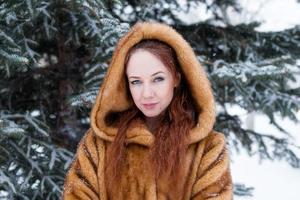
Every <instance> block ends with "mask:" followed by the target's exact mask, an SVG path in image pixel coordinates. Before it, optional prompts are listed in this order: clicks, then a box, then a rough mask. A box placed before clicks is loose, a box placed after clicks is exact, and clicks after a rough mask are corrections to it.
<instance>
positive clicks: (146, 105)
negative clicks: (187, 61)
mask: <svg viewBox="0 0 300 200" xmlns="http://www.w3.org/2000/svg"><path fill="white" fill-rule="evenodd" d="M156 104H157V103H149V104H143V106H144V107H145V108H146V109H153V108H154V107H155V105H156Z"/></svg>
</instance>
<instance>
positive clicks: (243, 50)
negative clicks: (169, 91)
mask: <svg viewBox="0 0 300 200" xmlns="http://www.w3.org/2000/svg"><path fill="white" fill-rule="evenodd" d="M137 21H158V22H163V23H166V24H169V25H170V26H172V27H173V28H174V29H176V30H177V31H178V32H180V33H181V34H182V35H183V36H184V38H185V39H186V40H187V41H188V42H189V43H190V44H191V46H192V47H193V49H194V51H195V53H196V54H197V58H198V59H199V61H200V62H201V63H202V64H203V66H204V68H205V70H206V72H207V74H208V76H209V79H210V81H211V83H212V87H213V91H214V96H215V99H216V103H217V111H218V113H217V121H216V124H215V129H216V130H218V131H220V132H223V133H224V134H225V136H226V137H227V141H228V149H229V150H230V154H231V169H232V176H233V181H234V184H235V185H234V195H235V198H234V199H253V200H266V199H273V200H279V199H280V200H281V199H288V200H296V199H299V195H298V194H297V188H299V186H300V170H299V168H300V123H299V119H300V110H299V108H300V1H299V0H298V1H297V0H286V1H280V0H256V1H250V0H226V1H220V0H189V1H188V0H161V1H155V0H147V1H145V0H39V1H38V0H26V1H24V0H10V1H5V0H0V200H2V199H30V200H32V199H59V198H60V196H61V192H62V185H63V182H64V176H65V174H66V171H67V169H68V167H69V165H70V163H71V162H72V158H73V156H74V153H75V151H76V147H77V144H78V142H79V140H80V139H81V137H82V136H83V134H84V133H85V131H86V130H87V129H88V128H89V123H90V121H89V114H90V111H91V108H92V106H93V103H94V101H95V97H96V95H97V93H98V90H99V88H100V86H101V83H102V79H103V77H104V76H105V73H106V70H107V67H108V65H109V63H110V59H111V56H112V53H113V51H114V48H115V45H116V43H117V41H118V40H119V38H120V37H122V35H123V34H125V33H126V32H127V31H128V30H129V28H130V27H131V26H132V25H133V24H135V23H136V22H137Z"/></svg>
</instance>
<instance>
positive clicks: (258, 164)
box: [228, 107, 300, 200]
mask: <svg viewBox="0 0 300 200" xmlns="http://www.w3.org/2000/svg"><path fill="white" fill-rule="evenodd" d="M228 111H230V112H231V113H230V114H234V113H235V114H238V115H240V116H241V119H242V122H243V126H246V124H247V123H246V122H247V117H249V115H247V114H245V111H244V110H242V109H240V108H238V107H231V108H228ZM297 117H298V119H300V112H299V113H298V115H297ZM275 119H276V120H277V121H278V120H280V121H281V123H280V125H281V126H282V127H284V128H285V129H286V130H287V131H289V132H290V133H291V136H292V138H291V141H292V142H293V143H294V144H296V145H298V146H300V123H294V122H292V121H290V120H288V119H281V118H280V117H279V116H276V118H275ZM253 125H254V126H253V128H254V130H255V131H264V132H266V133H272V134H273V135H275V136H277V137H283V136H284V134H283V133H280V132H279V131H278V130H277V129H276V128H274V127H273V126H271V125H270V124H269V120H268V118H267V117H265V116H264V115H262V114H258V113H256V114H254V120H253ZM296 153H297V155H298V157H300V149H299V151H296ZM231 160H232V162H231V172H232V177H233V181H234V182H235V183H243V184H245V185H246V186H247V187H254V191H253V196H252V197H235V199H237V200H242V199H250V200H266V199H272V200H281V199H287V200H297V199H299V194H298V188H299V186H300V170H299V169H295V168H292V167H291V166H290V165H289V164H288V163H287V162H285V161H284V160H283V161H278V160H275V161H270V160H262V161H261V160H260V159H259V158H258V156H257V155H256V156H253V157H249V156H248V155H247V154H246V152H245V151H241V152H240V154H238V153H237V152H235V151H231Z"/></svg>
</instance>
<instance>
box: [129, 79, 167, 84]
mask: <svg viewBox="0 0 300 200" xmlns="http://www.w3.org/2000/svg"><path fill="white" fill-rule="evenodd" d="M154 80H158V82H160V81H163V80H165V79H164V78H163V77H156V78H155V79H154ZM136 81H139V80H134V81H131V82H130V84H131V85H136V84H137V83H136ZM155 82H156V81H155Z"/></svg>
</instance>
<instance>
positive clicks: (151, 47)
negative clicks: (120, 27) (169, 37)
mask: <svg viewBox="0 0 300 200" xmlns="http://www.w3.org/2000/svg"><path fill="white" fill-rule="evenodd" d="M138 49H143V50H146V51H148V52H150V53H152V54H153V55H155V56H156V57H157V58H159V59H160V60H161V61H162V62H163V64H164V65H165V66H166V67H167V68H168V70H170V72H171V73H172V75H173V77H174V78H176V77H177V78H178V74H180V75H181V80H180V84H179V85H178V86H177V87H176V88H175V91H174V97H173V99H172V101H171V103H170V105H169V106H168V107H167V109H166V112H164V115H163V117H162V118H161V121H160V122H161V123H160V126H158V128H157V129H156V130H154V132H153V134H154V136H155V140H154V144H153V145H152V147H151V149H150V159H151V162H150V163H153V164H152V166H151V167H152V169H153V170H154V172H155V178H158V177H159V176H161V175H162V174H168V176H169V178H170V179H169V180H170V183H172V185H173V186H175V187H176V186H178V185H179V183H180V179H181V176H182V167H181V166H182V162H183V161H184V160H185V154H186V150H187V145H186V141H187V140H188V136H189V134H188V133H189V131H190V129H191V128H192V127H194V126H195V124H196V116H197V113H196V110H195V104H194V101H193V99H192V96H191V95H190V91H189V88H188V85H187V82H186V80H185V78H184V75H183V73H182V71H181V68H180V65H179V62H178V60H177V57H176V53H175V51H174V49H173V48H171V47H170V46H169V45H168V44H166V43H164V42H162V41H159V40H154V39H148V40H142V41H141V42H139V43H137V44H136V45H134V46H133V47H132V48H131V49H130V50H129V52H128V53H127V55H126V58H125V69H126V65H127V63H128V60H129V58H130V56H131V55H132V54H133V53H134V52H135V51H137V50H138ZM124 71H125V72H126V70H124ZM124 76H126V74H125V73H124ZM126 85H127V86H126V88H127V92H129V86H128V82H126ZM129 94H130V92H129ZM114 116H117V117H115V118H114V119H118V120H115V121H117V126H118V132H117V135H116V137H115V140H114V142H113V143H112V145H111V148H110V149H109V151H108V157H107V158H108V164H107V166H106V170H105V175H106V179H107V181H108V183H107V184H108V187H109V188H110V189H111V190H112V191H118V183H119V180H120V176H121V174H120V172H121V168H122V166H123V164H124V159H125V157H126V156H125V151H126V146H125V139H126V134H125V132H126V130H127V128H128V126H129V124H130V122H131V121H132V120H133V119H135V118H141V119H143V120H144V116H143V114H142V113H141V111H140V110H139V109H138V108H137V107H136V106H135V105H133V106H132V107H131V108H130V109H128V110H126V111H124V112H120V113H114Z"/></svg>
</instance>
